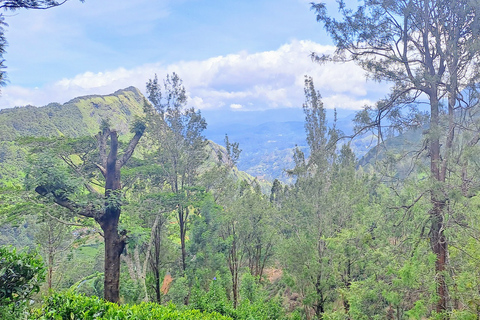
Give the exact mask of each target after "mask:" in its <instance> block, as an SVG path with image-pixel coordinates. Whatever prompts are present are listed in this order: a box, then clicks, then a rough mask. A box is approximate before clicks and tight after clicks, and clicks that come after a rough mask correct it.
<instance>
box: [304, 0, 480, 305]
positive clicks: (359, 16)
mask: <svg viewBox="0 0 480 320" xmlns="http://www.w3.org/2000/svg"><path fill="white" fill-rule="evenodd" d="M338 3H339V10H340V13H341V15H342V19H341V20H336V19H334V18H332V17H331V16H329V15H328V14H327V10H326V5H325V4H323V3H320V4H313V9H314V10H315V11H316V13H317V20H318V21H320V22H322V23H323V24H324V26H325V29H326V30H327V32H328V33H329V34H330V36H331V37H332V39H333V41H334V43H335V45H336V46H337V50H336V52H335V54H334V55H332V56H318V55H314V56H313V57H314V59H315V60H317V61H329V60H336V61H347V60H353V61H355V62H357V63H358V64H359V65H360V66H362V67H363V68H364V69H365V70H367V71H368V73H369V75H370V77H372V78H373V79H375V80H378V81H387V82H389V83H393V88H392V91H391V93H390V94H389V95H388V96H387V97H386V98H385V99H383V100H381V101H379V102H378V103H377V106H376V108H375V109H373V108H367V109H366V110H364V112H362V113H360V114H359V116H358V117H357V120H361V121H360V122H362V124H363V126H362V127H363V128H372V127H376V128H380V122H381V121H382V120H385V119H389V120H390V122H391V124H392V126H393V127H394V128H395V129H401V128H404V127H405V126H412V125H419V124H421V123H419V122H418V119H419V117H418V116H417V115H418V113H405V109H407V110H409V108H411V109H415V108H416V103H418V102H420V101H421V100H422V99H426V100H427V101H428V104H429V126H430V128H429V130H428V133H427V134H426V145H427V148H426V149H427V150H428V156H429V157H430V176H431V181H432V183H431V185H432V186H431V189H430V192H429V194H430V202H431V209H430V211H429V212H428V217H429V219H430V222H431V224H430V233H429V235H430V242H431V249H432V251H433V252H434V253H435V255H436V257H437V260H436V265H435V281H436V283H437V294H438V297H439V299H438V302H437V305H436V311H437V312H438V313H445V311H446V310H447V309H448V291H447V284H446V281H445V274H446V271H445V270H446V265H447V257H448V240H447V238H446V236H445V228H446V223H445V222H446V209H447V205H448V201H449V199H448V196H447V192H446V191H447V190H446V184H445V183H446V180H447V176H448V172H449V170H451V169H452V167H451V164H452V156H453V153H452V151H453V141H454V137H455V134H456V133H458V131H459V128H460V126H459V124H458V123H457V122H456V121H455V120H456V119H455V114H456V113H457V114H458V112H460V111H462V110H467V109H469V108H472V107H473V105H471V104H470V102H469V101H468V100H467V99H465V92H466V90H467V89H468V88H469V86H471V85H472V84H474V83H475V81H477V79H478V72H477V68H476V66H477V64H478V62H479V53H480V51H479V50H478V49H479V48H480V37H479V36H480V23H479V19H480V16H479V14H480V12H479V11H480V1H478V0H474V1H469V0H455V1H449V0H403V1H391V0H364V1H363V3H362V4H361V5H360V6H358V8H357V9H356V10H352V9H349V8H348V6H347V5H346V4H345V2H344V1H338ZM442 100H446V107H443V105H442V103H441V102H442ZM444 117H445V119H443V118H444ZM477 141H478V138H477V137H474V139H472V141H471V142H472V143H476V142H477Z"/></svg>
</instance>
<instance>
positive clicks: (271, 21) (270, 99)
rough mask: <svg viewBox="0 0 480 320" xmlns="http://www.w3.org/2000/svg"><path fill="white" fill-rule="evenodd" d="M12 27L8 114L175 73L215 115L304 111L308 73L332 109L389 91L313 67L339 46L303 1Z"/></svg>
mask: <svg viewBox="0 0 480 320" xmlns="http://www.w3.org/2000/svg"><path fill="white" fill-rule="evenodd" d="M329 1H331V2H332V0H329ZM332 8H333V7H332ZM6 22H7V23H8V24H9V27H8V28H7V32H6V36H7V40H8V43H9V46H8V47H7V54H5V56H4V57H5V59H6V64H7V66H8V68H7V72H8V79H9V84H8V86H7V87H5V88H3V89H2V96H1V97H0V109H1V108H8V107H13V106H21V105H26V104H32V105H36V106H42V105H45V104H47V103H49V102H60V103H64V102H66V101H68V100H70V99H72V98H74V97H76V96H80V95H87V94H108V93H112V92H114V91H116V90H117V89H121V88H125V87H128V86H130V85H134V86H136V87H138V88H139V89H140V90H142V91H144V89H145V83H146V81H147V80H148V79H149V78H152V77H153V76H154V74H155V73H157V74H158V76H159V78H163V77H165V75H166V74H167V73H171V72H177V73H178V74H179V75H180V77H181V78H182V79H183V80H184V84H185V86H186V88H187V91H188V94H189V98H190V105H192V106H195V107H197V108H200V109H208V110H215V109H223V110H237V111H248V110H264V109H272V108H285V107H287V108H295V107H298V108H299V107H301V105H302V102H303V77H304V75H305V74H308V75H310V76H312V77H313V78H314V81H315V84H316V86H317V89H319V90H320V92H321V93H322V96H323V100H324V102H325V105H326V107H327V108H333V107H337V108H344V109H358V108H360V107H361V106H363V105H364V104H368V103H373V102H374V101H375V100H376V99H378V98H379V97H380V96H382V95H383V93H384V92H385V91H386V86H385V85H381V84H375V83H371V82H366V80H365V76H364V72H363V71H362V70H361V69H360V68H358V67H356V66H354V65H351V64H347V65H339V64H331V65H318V64H315V63H313V62H311V61H310V59H309V57H308V55H309V53H310V52H312V51H316V52H331V51H332V50H333V47H332V46H331V41H330V39H329V38H328V37H327V36H326V34H325V32H324V31H323V29H322V26H321V25H320V24H319V23H317V22H316V20H315V14H314V12H312V11H311V10H310V1H305V0H275V1H274V0H242V1H238V0H237V1H233V0H222V1H212V0H210V1H209V0H156V1H152V0H136V1H131V0H130V1H127V0H86V1H85V3H81V2H80V1H76V0H69V1H68V2H67V3H65V4H64V5H62V6H60V7H57V8H53V9H49V10H38V11H34V10H31V11H27V10H20V11H17V12H15V13H9V12H7V13H6Z"/></svg>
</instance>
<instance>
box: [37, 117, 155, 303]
mask: <svg viewBox="0 0 480 320" xmlns="http://www.w3.org/2000/svg"><path fill="white" fill-rule="evenodd" d="M144 130H145V123H144V122H143V121H142V120H140V119H137V120H136V121H135V123H134V124H133V125H132V128H131V131H132V133H133V134H134V135H133V137H132V138H131V139H130V141H129V143H128V145H127V147H126V148H125V149H124V151H123V153H122V154H119V151H120V150H119V147H120V143H119V140H118V132H117V131H116V130H112V129H110V127H109V125H108V123H107V122H106V121H105V122H104V123H103V124H102V131H100V132H99V133H98V134H97V135H96V136H95V138H92V137H86V138H80V139H68V138H55V139H48V140H40V141H39V142H37V144H39V146H37V148H36V150H35V149H34V152H39V153H40V155H39V156H38V157H37V161H35V162H34V165H33V166H32V168H31V169H30V174H29V175H30V180H31V181H30V182H29V184H30V186H32V187H33V188H34V189H35V191H36V192H37V193H38V194H40V195H41V196H44V197H47V198H48V199H50V200H51V201H52V202H54V203H56V204H57V205H60V206H62V207H64V208H66V209H68V210H70V211H71V212H72V213H74V214H78V215H80V216H83V217H86V218H91V219H94V220H95V221H96V222H97V223H98V224H99V225H100V228H101V229H102V233H101V235H102V237H103V238H104V242H105V273H104V298H105V300H108V301H111V302H118V300H119V284H120V255H121V254H122V252H123V250H124V248H125V244H126V239H127V232H126V231H125V230H119V219H120V214H121V212H122V202H123V196H122V184H121V169H122V167H123V166H124V165H125V164H126V163H127V161H128V160H129V159H130V158H131V156H132V154H133V152H134V150H135V147H136V146H137V144H138V142H139V140H140V138H141V137H142V135H143V132H144ZM96 173H98V174H96ZM102 191H103V194H101V192H102Z"/></svg>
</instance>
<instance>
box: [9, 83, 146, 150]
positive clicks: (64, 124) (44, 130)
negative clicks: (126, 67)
mask: <svg viewBox="0 0 480 320" xmlns="http://www.w3.org/2000/svg"><path fill="white" fill-rule="evenodd" d="M143 99H144V97H143V95H142V94H141V93H140V91H139V90H138V89H137V88H134V87H128V88H126V89H123V90H118V91H116V92H115V93H113V94H110V95H104V96H100V95H92V96H85V97H79V98H75V99H73V100H70V101H68V102H67V103H65V104H63V105H61V104H59V103H50V104H48V105H46V106H44V107H40V108H37V107H34V106H26V107H16V108H12V109H4V110H0V141H12V140H14V139H15V138H17V137H20V136H42V137H52V136H62V135H65V136H71V137H77V136H82V135H87V134H95V133H96V132H97V131H98V128H99V125H100V123H101V120H102V119H106V118H108V119H110V122H111V124H112V125H113V126H114V127H115V128H117V130H119V131H121V132H122V133H126V132H128V123H129V121H130V119H131V118H132V116H134V115H141V114H143Z"/></svg>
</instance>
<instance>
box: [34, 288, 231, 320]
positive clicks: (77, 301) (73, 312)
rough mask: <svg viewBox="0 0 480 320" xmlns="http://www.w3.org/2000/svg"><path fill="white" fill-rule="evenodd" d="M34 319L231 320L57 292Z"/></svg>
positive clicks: (207, 314) (148, 304) (153, 304)
mask: <svg viewBox="0 0 480 320" xmlns="http://www.w3.org/2000/svg"><path fill="white" fill-rule="evenodd" d="M29 319H30V320H50V319H52V320H57V319H58V320H74V319H81V320H107V319H108V320H110V319H116V320H124V319H125V320H167V319H168V320H187V319H199V320H228V319H231V318H229V317H225V316H222V315H220V314H218V313H206V312H201V311H199V310H184V311H181V310H178V309H177V308H176V307H175V306H174V305H173V304H170V305H169V306H161V305H158V304H155V303H152V302H143V303H141V304H138V305H122V306H119V305H117V304H114V303H111V302H106V301H104V300H102V299H100V298H97V297H85V296H83V295H75V294H73V293H55V294H53V295H51V296H50V297H48V298H46V299H45V302H44V304H43V306H42V307H41V308H40V309H37V310H33V311H32V312H31V313H30V315H29Z"/></svg>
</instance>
